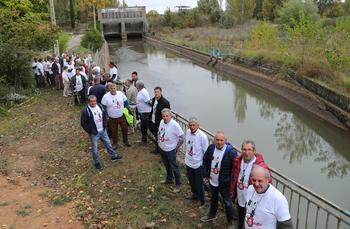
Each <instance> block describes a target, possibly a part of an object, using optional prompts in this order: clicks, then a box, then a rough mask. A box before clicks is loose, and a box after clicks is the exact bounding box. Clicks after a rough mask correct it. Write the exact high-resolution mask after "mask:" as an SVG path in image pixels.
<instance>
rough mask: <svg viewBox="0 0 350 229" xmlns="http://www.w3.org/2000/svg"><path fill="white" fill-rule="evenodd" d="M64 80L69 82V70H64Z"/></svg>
mask: <svg viewBox="0 0 350 229" xmlns="http://www.w3.org/2000/svg"><path fill="white" fill-rule="evenodd" d="M62 80H63V83H69V74H68V71H63V73H62Z"/></svg>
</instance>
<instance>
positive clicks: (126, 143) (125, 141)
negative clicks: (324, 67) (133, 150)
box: [123, 139, 131, 147]
mask: <svg viewBox="0 0 350 229" xmlns="http://www.w3.org/2000/svg"><path fill="white" fill-rule="evenodd" d="M123 142H124V144H125V145H126V146H127V147H130V146H131V144H130V142H129V140H128V139H126V140H124V141H123Z"/></svg>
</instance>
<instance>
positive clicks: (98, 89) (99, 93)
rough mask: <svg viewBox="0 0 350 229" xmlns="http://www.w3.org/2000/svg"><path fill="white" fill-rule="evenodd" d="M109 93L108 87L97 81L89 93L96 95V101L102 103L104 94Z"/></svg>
mask: <svg viewBox="0 0 350 229" xmlns="http://www.w3.org/2000/svg"><path fill="white" fill-rule="evenodd" d="M106 93H107V89H106V87H105V86H103V85H101V84H99V83H97V84H95V85H94V86H92V87H91V88H90V91H89V95H94V96H96V101H97V102H98V103H101V101H102V98H103V96H104V95H105V94H106Z"/></svg>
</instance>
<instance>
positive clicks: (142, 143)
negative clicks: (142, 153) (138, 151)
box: [139, 141, 147, 146]
mask: <svg viewBox="0 0 350 229" xmlns="http://www.w3.org/2000/svg"><path fill="white" fill-rule="evenodd" d="M139 144H140V146H145V145H146V144H147V142H145V141H141V142H140V143H139Z"/></svg>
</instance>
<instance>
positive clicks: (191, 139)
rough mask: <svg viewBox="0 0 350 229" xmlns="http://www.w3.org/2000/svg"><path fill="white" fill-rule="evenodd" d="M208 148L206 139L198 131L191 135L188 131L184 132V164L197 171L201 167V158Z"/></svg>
mask: <svg viewBox="0 0 350 229" xmlns="http://www.w3.org/2000/svg"><path fill="white" fill-rule="evenodd" d="M207 148H208V137H207V136H206V135H205V134H204V133H203V131H201V130H200V129H198V130H197V131H196V132H195V133H191V130H190V129H188V130H187V132H186V157H185V164H186V165H187V166H188V167H190V168H192V169H197V168H199V167H200V166H201V165H202V162H203V156H204V153H205V151H206V150H207Z"/></svg>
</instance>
